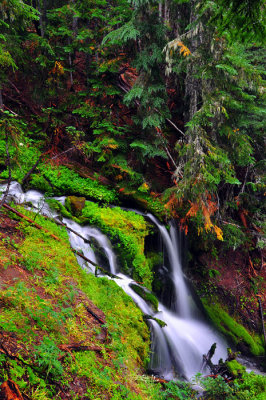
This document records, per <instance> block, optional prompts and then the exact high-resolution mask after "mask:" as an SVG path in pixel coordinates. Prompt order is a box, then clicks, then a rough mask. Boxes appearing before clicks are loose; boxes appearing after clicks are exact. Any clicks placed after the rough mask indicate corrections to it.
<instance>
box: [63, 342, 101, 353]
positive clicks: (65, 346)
mask: <svg viewBox="0 0 266 400" xmlns="http://www.w3.org/2000/svg"><path fill="white" fill-rule="evenodd" d="M58 348H59V349H60V350H62V351H66V352H71V351H96V352H102V350H103V349H102V348H101V347H100V346H82V345H81V344H80V343H72V344H60V345H59V346H58Z"/></svg>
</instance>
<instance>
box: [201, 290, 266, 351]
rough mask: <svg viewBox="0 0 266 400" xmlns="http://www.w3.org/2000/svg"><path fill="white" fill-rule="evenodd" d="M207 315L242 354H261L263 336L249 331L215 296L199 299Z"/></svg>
mask: <svg viewBox="0 0 266 400" xmlns="http://www.w3.org/2000/svg"><path fill="white" fill-rule="evenodd" d="M201 301H202V304H203V306H204V309H205V311H206V312H207V315H208V316H209V318H210V319H211V321H212V322H213V324H214V325H215V326H216V328H217V329H218V330H219V331H220V332H222V333H223V334H224V335H225V336H226V337H227V338H228V339H229V340H230V341H231V342H232V343H233V344H234V345H235V347H236V349H237V350H239V351H240V352H241V353H243V354H247V355H248V354H250V353H251V354H253V355H254V356H263V355H264V354H265V349H264V346H263V338H262V336H260V335H258V334H254V333H251V332H249V331H248V330H247V329H246V328H245V327H244V326H242V325H241V324H240V323H239V322H237V321H236V320H235V319H234V318H233V317H232V316H230V315H229V314H228V310H227V309H225V307H224V306H222V305H221V304H220V303H219V302H218V300H217V299H216V298H211V297H205V298H202V299H201Z"/></svg>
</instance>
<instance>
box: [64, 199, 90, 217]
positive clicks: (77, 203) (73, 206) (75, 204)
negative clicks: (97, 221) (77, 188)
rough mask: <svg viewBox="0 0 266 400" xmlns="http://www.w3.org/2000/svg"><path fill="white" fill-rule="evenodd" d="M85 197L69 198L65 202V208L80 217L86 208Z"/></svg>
mask: <svg viewBox="0 0 266 400" xmlns="http://www.w3.org/2000/svg"><path fill="white" fill-rule="evenodd" d="M85 200H86V199H85V197H77V196H68V197H67V198H66V200H65V206H66V208H67V210H68V211H70V212H71V214H73V215H75V216H76V217H79V216H80V215H81V214H82V210H83V208H84V207H85Z"/></svg>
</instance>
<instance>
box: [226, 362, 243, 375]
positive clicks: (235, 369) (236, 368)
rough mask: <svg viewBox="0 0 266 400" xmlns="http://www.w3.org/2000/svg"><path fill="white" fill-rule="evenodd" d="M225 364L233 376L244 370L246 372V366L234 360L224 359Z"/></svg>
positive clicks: (240, 373)
mask: <svg viewBox="0 0 266 400" xmlns="http://www.w3.org/2000/svg"><path fill="white" fill-rule="evenodd" d="M225 365H226V367H227V369H228V371H229V372H230V374H231V375H232V376H233V377H234V378H237V377H238V376H240V375H242V374H243V373H244V372H246V368H245V367H244V365H242V364H240V363H239V362H238V361H236V360H231V361H226V363H225Z"/></svg>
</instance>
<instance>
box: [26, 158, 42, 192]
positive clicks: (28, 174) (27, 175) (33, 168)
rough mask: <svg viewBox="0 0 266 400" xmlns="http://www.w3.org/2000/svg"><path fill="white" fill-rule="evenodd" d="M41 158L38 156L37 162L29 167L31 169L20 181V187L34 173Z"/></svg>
mask: <svg viewBox="0 0 266 400" xmlns="http://www.w3.org/2000/svg"><path fill="white" fill-rule="evenodd" d="M42 157H43V154H41V155H40V157H39V158H38V160H37V161H36V163H35V164H34V165H33V166H32V167H31V169H30V170H29V171H28V172H27V173H26V174H25V175H24V178H23V179H22V185H24V184H25V183H26V182H27V180H28V179H29V177H30V175H31V174H32V173H33V172H34V171H35V169H36V168H37V166H38V165H39V163H40V161H41V159H42Z"/></svg>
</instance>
